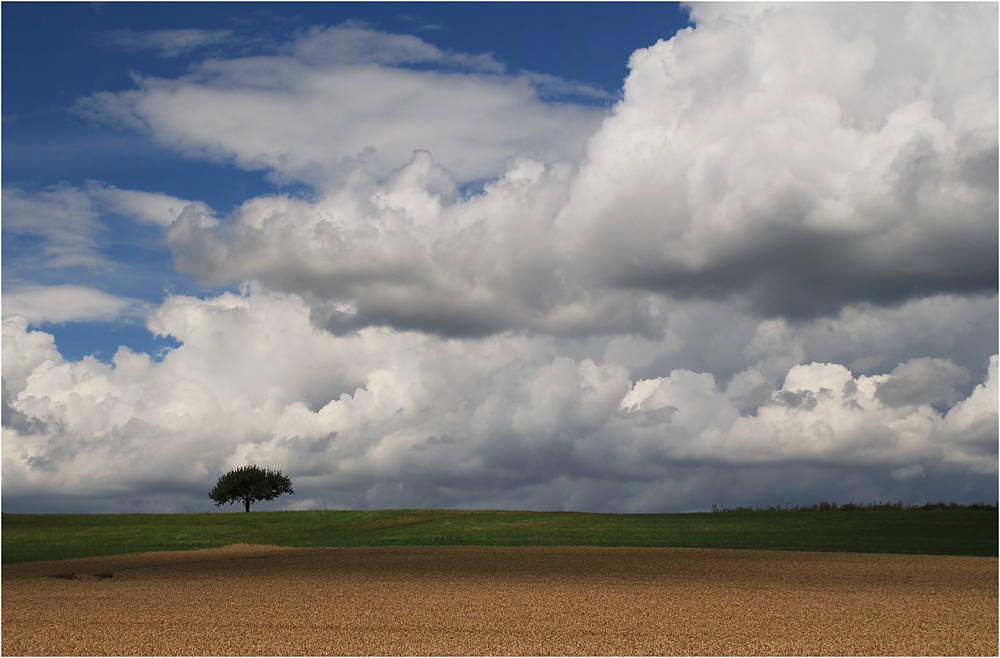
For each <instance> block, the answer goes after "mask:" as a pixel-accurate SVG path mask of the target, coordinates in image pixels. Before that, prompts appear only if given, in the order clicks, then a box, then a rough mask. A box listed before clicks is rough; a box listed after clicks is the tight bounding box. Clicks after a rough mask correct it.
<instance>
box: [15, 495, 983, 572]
mask: <svg viewBox="0 0 1000 658" xmlns="http://www.w3.org/2000/svg"><path fill="white" fill-rule="evenodd" d="M997 520H998V514H997V510H996V508H987V509H974V508H962V509H927V510H923V509H887V510H886V509H882V510H867V511H866V510H859V511H843V510H832V511H822V512H816V511H806V510H802V511H773V510H772V511H764V510H741V511H724V512H721V513H708V512H706V513H691V514H581V513H573V512H514V511H463V510H414V509H409V510H407V509H403V510H376V511H336V510H331V511H305V512H251V513H249V514H246V513H219V512H216V513H208V514H4V515H3V517H2V548H3V551H2V560H3V563H4V564H8V563H13V562H28V561H35V560H56V559H62V558H70V557H86V556H95V555H117V554H122V553H138V552H145V551H173V550H190V549H196V548H214V547H219V546H226V545H229V544H236V543H248V544H274V545H280V546H405V545H410V546H412V545H438V546H454V545H479V546H648V547H652V546H660V547H676V548H732V549H757V550H791V551H841V552H851V553H907V554H926V555H973V556H993V557H996V556H997V553H998V549H997V536H998V535H997V532H998V524H997Z"/></svg>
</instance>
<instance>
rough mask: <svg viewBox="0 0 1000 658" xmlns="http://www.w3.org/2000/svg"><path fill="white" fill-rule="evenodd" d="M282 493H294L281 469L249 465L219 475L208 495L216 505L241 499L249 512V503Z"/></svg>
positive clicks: (289, 481) (269, 498) (273, 497)
mask: <svg viewBox="0 0 1000 658" xmlns="http://www.w3.org/2000/svg"><path fill="white" fill-rule="evenodd" d="M284 493H289V494H294V493H295V492H294V491H292V481H291V480H290V479H289V478H288V476H285V475H282V474H281V471H272V470H271V469H263V468H260V467H259V466H254V465H251V466H241V467H239V468H234V469H233V470H231V471H229V472H228V473H226V474H225V475H223V476H222V477H220V478H219V481H218V482H216V483H215V487H214V488H213V489H212V491H211V492H209V494H208V497H209V498H211V499H212V500H214V501H215V505H216V506H219V505H222V504H224V503H235V502H237V501H241V502H243V504H244V505H245V507H246V511H247V512H249V511H250V505H252V504H254V503H256V502H259V501H262V500H274V499H275V498H277V497H278V496H280V495H281V494H284Z"/></svg>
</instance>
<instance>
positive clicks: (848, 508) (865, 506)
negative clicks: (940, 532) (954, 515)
mask: <svg viewBox="0 0 1000 658" xmlns="http://www.w3.org/2000/svg"><path fill="white" fill-rule="evenodd" d="M904 510H907V511H909V510H923V511H925V512H928V511H931V510H980V511H993V512H995V511H997V505H988V504H986V503H972V504H971V505H962V504H959V503H942V502H941V501H938V502H936V503H932V502H930V501H928V502H926V503H924V504H923V505H904V504H903V501H898V502H895V503H891V502H888V501H887V502H882V501H879V502H877V503H845V504H843V505H839V506H838V505H837V503H828V502H826V501H823V502H821V503H820V504H819V505H817V504H815V503H813V504H812V505H796V506H795V507H791V506H790V503H785V505H784V506H781V505H770V506H767V507H718V506H716V505H712V512H828V511H840V512H881V511H897V512H899V511H904Z"/></svg>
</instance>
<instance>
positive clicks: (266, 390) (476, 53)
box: [2, 2, 998, 511]
mask: <svg viewBox="0 0 1000 658" xmlns="http://www.w3.org/2000/svg"><path fill="white" fill-rule="evenodd" d="M2 18H3V23H2V28H3V43H2V48H3V53H2V56H3V57H2V66H3V70H2V76H3V83H2V84H3V96H2V99H3V107H2V116H3V147H2V164H3V170H2V171H3V235H2V237H3V243H2V246H3V316H4V375H3V377H4V428H3V431H4V435H3V436H4V443H3V450H4V452H3V478H4V488H3V505H4V510H5V511H59V510H61V511H121V510H134V511H144V510H145V511H180V510H186V511H207V510H208V509H210V501H208V500H207V498H206V497H205V495H204V491H202V490H205V491H207V490H208V489H209V488H211V484H212V483H213V482H214V480H215V479H216V478H217V477H218V476H219V475H220V474H221V473H222V472H224V471H225V470H227V469H228V468H232V467H235V466H239V465H243V464H244V463H259V464H260V465H263V466H268V467H272V468H280V469H282V470H283V472H286V473H287V474H289V475H291V476H292V477H293V480H295V482H296V491H297V492H298V491H301V492H302V493H301V494H300V495H299V496H297V497H296V498H295V499H292V500H287V501H286V500H282V501H279V502H276V503H273V504H272V505H274V506H276V508H281V507H283V506H289V505H290V506H293V507H294V508H297V509H310V508H327V507H355V508H362V507H395V506H438V507H440V506H443V507H480V508H481V507H516V508H527V509H578V510H595V511H596V510H602V511H681V510H691V509H708V508H710V506H711V505H712V504H718V505H721V506H734V505H748V504H750V505H752V504H781V503H784V502H792V503H793V504H799V503H801V504H808V503H811V502H816V501H818V500H833V499H836V500H842V501H847V500H855V501H863V500H877V499H887V498H891V499H893V500H896V499H905V500H906V501H907V502H924V501H925V500H928V499H934V500H936V499H938V498H941V499H947V500H959V501H962V502H975V501H978V500H986V501H989V500H992V497H993V496H995V491H996V487H997V479H996V478H997V441H996V438H997V414H996V403H995V402H996V400H995V398H996V393H995V391H996V380H995V370H996V362H997V360H996V357H995V355H996V353H997V296H996V295H997V276H998V273H997V256H996V244H997V225H996V221H995V220H996V213H997V122H996V114H997V112H996V108H997V63H996V58H995V56H994V55H995V52H996V41H997V35H996V25H997V20H996V18H997V17H996V6H995V5H953V4H944V5H927V6H918V5H910V4H898V5H897V4H890V5H880V4H859V5H849V6H837V5H807V4H791V5H782V6H765V5H757V4H752V3H746V4H739V5H732V6H731V5H712V4H709V5H699V4H695V5H691V6H681V5H678V4H674V3H434V4H426V3H340V4H329V3H94V4H86V3H11V2H7V3H4V4H3V5H2ZM903 23H905V24H906V25H909V26H910V29H909V31H907V32H906V33H905V34H904V33H900V32H899V31H898V30H897V29H896V28H897V26H898V25H900V24H903ZM981 44H993V47H992V48H983V47H982V45H981ZM70 494H71V495H70ZM68 495H69V496H68Z"/></svg>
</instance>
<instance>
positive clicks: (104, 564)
mask: <svg viewBox="0 0 1000 658" xmlns="http://www.w3.org/2000/svg"><path fill="white" fill-rule="evenodd" d="M997 577H998V574H997V559H996V558H974V557H931V556H903V555H862V554H846V553H791V552H777V551H774V552H770V551H769V552H764V551H722V550H705V549H664V548H486V547H399V548H278V547H269V546H230V547H227V548H224V549H214V550H200V551H187V552H176V553H144V554H136V555H125V556H118V557H98V558H82V559H74V560H60V561H56V562H34V563H25V564H13V565H5V566H4V567H3V580H2V587H3V589H2V623H3V626H2V653H3V655H55V654H58V655H400V654H404V655H442V654H447V655H636V654H641V655H692V654H695V655H768V654H771V655H773V654H781V655H787V654H794V655H844V654H848V655H997V653H998V649H1000V647H998V636H997V625H998V619H997V608H998V598H997V591H998V586H997V582H998V581H997Z"/></svg>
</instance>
